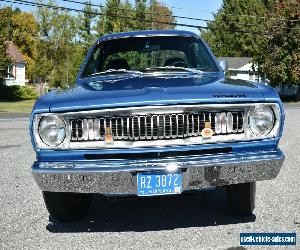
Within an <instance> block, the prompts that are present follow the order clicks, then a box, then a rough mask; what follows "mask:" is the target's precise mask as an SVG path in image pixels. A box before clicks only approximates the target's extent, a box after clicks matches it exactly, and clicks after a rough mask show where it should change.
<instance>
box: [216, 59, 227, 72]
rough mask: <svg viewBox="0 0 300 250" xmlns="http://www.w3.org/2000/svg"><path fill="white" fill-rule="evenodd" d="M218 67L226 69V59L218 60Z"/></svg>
mask: <svg viewBox="0 0 300 250" xmlns="http://www.w3.org/2000/svg"><path fill="white" fill-rule="evenodd" d="M218 62H219V65H220V67H221V68H222V69H223V70H224V71H225V70H226V69H227V62H226V61H223V60H222V61H218Z"/></svg>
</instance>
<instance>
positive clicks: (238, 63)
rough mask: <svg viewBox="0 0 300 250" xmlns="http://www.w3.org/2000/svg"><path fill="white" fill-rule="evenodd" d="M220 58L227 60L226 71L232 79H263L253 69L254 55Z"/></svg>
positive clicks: (220, 58)
mask: <svg viewBox="0 0 300 250" xmlns="http://www.w3.org/2000/svg"><path fill="white" fill-rule="evenodd" d="M218 60H219V61H223V62H225V73H226V74H227V76H228V77H229V78H231V79H241V80H250V81H257V82H260V81H263V79H261V78H260V77H259V75H258V73H257V72H256V71H255V70H253V63H251V60H252V57H219V58H218ZM256 68H257V67H254V69H256Z"/></svg>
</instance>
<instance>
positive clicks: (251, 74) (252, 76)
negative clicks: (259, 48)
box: [249, 72, 254, 81]
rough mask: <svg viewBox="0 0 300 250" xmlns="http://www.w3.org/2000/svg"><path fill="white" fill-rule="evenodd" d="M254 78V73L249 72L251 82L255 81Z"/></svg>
mask: <svg viewBox="0 0 300 250" xmlns="http://www.w3.org/2000/svg"><path fill="white" fill-rule="evenodd" d="M253 78H254V74H253V72H249V80H251V81H252V80H253Z"/></svg>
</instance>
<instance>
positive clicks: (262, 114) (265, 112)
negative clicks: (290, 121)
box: [249, 106, 275, 136]
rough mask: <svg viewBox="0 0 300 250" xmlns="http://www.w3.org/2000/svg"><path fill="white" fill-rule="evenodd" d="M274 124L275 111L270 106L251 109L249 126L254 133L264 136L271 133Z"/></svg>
mask: <svg viewBox="0 0 300 250" xmlns="http://www.w3.org/2000/svg"><path fill="white" fill-rule="evenodd" d="M274 124H275V117H274V112H273V110H272V108H270V107H269V106H263V107H257V108H254V109H252V110H251V111H250V114H249V127H250V129H251V131H252V133H253V134H254V135H258V136H264V135H267V134H269V133H270V132H271V130H272V129H273V127H274Z"/></svg>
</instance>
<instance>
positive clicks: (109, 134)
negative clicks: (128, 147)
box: [104, 127, 114, 143]
mask: <svg viewBox="0 0 300 250" xmlns="http://www.w3.org/2000/svg"><path fill="white" fill-rule="evenodd" d="M104 140H105V142H106V143H112V142H113V141H114V137H113V134H112V129H111V128H110V127H106V128H105V135H104Z"/></svg>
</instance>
